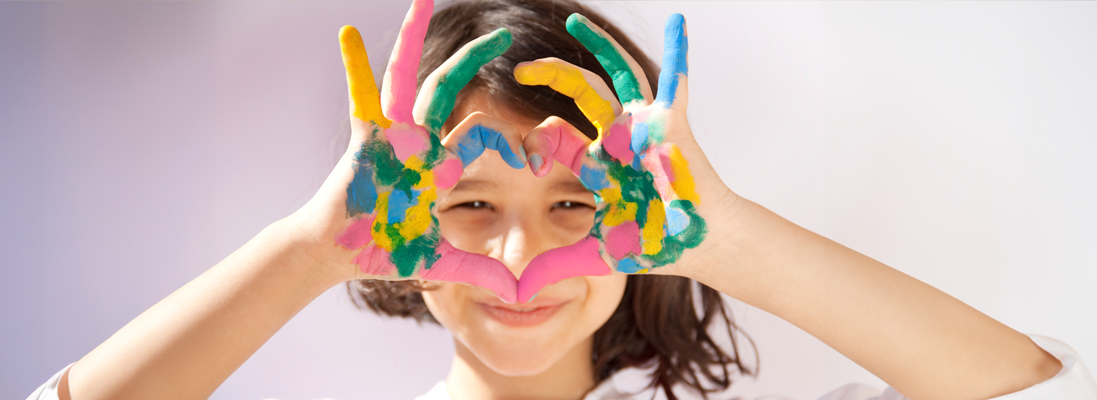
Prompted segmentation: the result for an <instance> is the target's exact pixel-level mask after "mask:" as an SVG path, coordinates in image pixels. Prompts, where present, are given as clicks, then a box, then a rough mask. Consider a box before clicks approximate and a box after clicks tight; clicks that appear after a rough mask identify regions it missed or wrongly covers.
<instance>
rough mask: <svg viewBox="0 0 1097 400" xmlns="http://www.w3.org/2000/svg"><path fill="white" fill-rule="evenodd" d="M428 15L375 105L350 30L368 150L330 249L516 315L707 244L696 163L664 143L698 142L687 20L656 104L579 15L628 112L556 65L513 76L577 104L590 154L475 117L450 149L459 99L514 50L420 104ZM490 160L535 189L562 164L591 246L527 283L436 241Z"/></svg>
mask: <svg viewBox="0 0 1097 400" xmlns="http://www.w3.org/2000/svg"><path fill="white" fill-rule="evenodd" d="M432 11H433V3H432V2H431V1H430V0H416V1H414V2H413V4H412V7H411V9H410V10H409V11H408V14H407V17H406V18H405V20H404V23H403V25H402V27H401V29H400V35H399V37H398V39H397V42H396V46H395V49H394V51H393V55H392V57H391V59H390V61H389V65H388V69H387V71H386V74H385V77H384V81H383V87H384V88H385V91H384V92H383V93H381V94H380V95H378V93H379V91H378V88H377V86H376V84H375V81H374V79H373V73H372V70H371V69H370V67H369V61H368V58H367V56H366V52H365V48H364V46H363V44H362V39H361V36H360V35H359V34H358V32H357V30H355V29H354V28H353V27H349V26H347V27H344V28H343V29H342V30H341V31H340V44H341V49H342V53H343V60H344V66H345V67H346V70H347V84H348V88H349V92H350V98H351V115H352V123H353V124H354V126H355V130H354V131H355V137H356V139H355V138H352V140H359V141H360V143H361V144H360V146H361V147H360V149H359V150H358V151H357V153H356V156H355V162H354V174H353V178H351V181H350V183H349V184H348V185H347V189H346V194H347V197H346V212H347V225H346V227H345V229H343V230H342V231H341V232H339V233H338V234H337V235H336V237H335V242H336V243H337V244H339V245H340V246H342V247H344V248H346V249H347V250H358V249H361V251H360V253H358V254H357V255H356V256H355V257H354V261H353V262H354V263H355V264H357V265H358V267H359V269H360V270H361V271H362V272H363V273H364V274H366V275H367V276H369V277H375V278H377V279H394V280H395V279H424V280H433V281H448V282H457V283H463V284H468V285H474V286H478V287H482V288H485V289H487V290H489V291H492V292H493V293H495V295H496V296H498V297H499V298H500V299H502V300H503V301H505V302H508V303H514V302H528V301H530V300H532V299H533V297H534V296H536V295H537V293H538V292H539V291H540V290H541V289H543V288H544V287H545V286H548V285H551V284H553V283H556V282H559V281H562V280H564V279H568V278H571V277H576V276H599V275H609V274H611V273H612V272H613V271H615V270H616V271H619V272H623V273H646V272H648V271H649V270H650V269H651V268H657V267H661V266H664V265H668V264H672V263H674V262H676V261H677V260H678V259H679V258H680V257H681V255H682V252H683V251H684V250H686V249H689V248H694V247H696V246H697V245H698V244H700V242H701V241H702V240H703V239H704V237H705V233H706V228H705V221H704V219H703V218H701V217H700V216H699V215H698V213H697V212H696V210H695V208H694V207H695V206H696V205H698V204H700V201H701V200H700V196H699V195H698V194H697V191H696V188H695V187H694V181H693V178H692V175H691V172H690V170H689V163H688V162H687V161H686V158H685V157H684V156H683V154H682V152H681V151H680V150H679V148H678V146H677V145H675V144H674V142H673V140H668V138H670V137H671V136H675V135H678V136H681V134H680V133H678V132H682V131H684V132H686V135H690V134H689V133H688V131H689V129H688V126H686V125H685V124H686V123H685V121H686V119H685V109H686V100H685V98H686V95H685V94H686V85H685V80H686V76H687V73H688V65H687V62H686V52H687V49H688V45H687V41H686V31H685V21H684V19H683V18H682V16H681V15H678V14H676V15H673V16H671V17H670V18H669V19H668V20H667V25H666V26H667V27H666V44H665V49H664V60H663V70H662V73H661V74H660V77H659V91H658V97H657V98H655V99H652V91H651V88H650V87H649V85H648V84H647V80H646V79H643V76H644V75H643V71H642V70H641V69H640V67H639V65H638V64H637V63H636V61H635V60H633V58H632V57H631V56H630V55H629V54H628V53H627V52H625V51H624V50H623V49H622V48H621V46H620V45H619V44H618V43H617V42H616V41H615V40H614V39H613V38H612V37H610V36H609V35H608V34H606V33H605V32H604V31H603V30H602V29H600V28H598V27H597V26H596V25H594V24H593V23H591V22H590V21H589V20H587V19H586V18H584V17H582V16H581V15H578V14H575V15H572V16H571V17H570V18H568V21H567V29H568V31H569V32H570V33H571V34H572V35H573V36H574V37H576V38H577V39H578V40H579V41H580V42H581V43H582V44H583V45H584V46H585V47H587V49H589V50H591V52H592V53H594V54H595V56H596V57H597V59H598V60H599V62H600V63H601V64H602V65H603V67H605V69H606V71H607V72H609V75H610V76H611V77H613V84H614V87H615V88H616V89H617V93H618V94H619V96H620V101H619V100H618V99H617V98H616V97H614V96H613V92H612V91H610V89H609V87H608V86H607V85H606V83H605V82H604V81H602V80H601V78H600V77H599V76H598V75H596V74H594V73H591V72H589V71H586V70H583V69H581V68H579V67H576V66H574V65H571V64H569V63H567V62H564V61H562V60H559V59H542V60H537V61H533V62H525V63H522V64H519V65H518V67H517V68H515V78H516V79H517V80H518V81H519V83H522V84H525V85H547V86H549V87H551V88H553V89H554V90H556V91H558V92H560V93H562V94H565V95H567V96H570V97H572V98H573V99H575V102H576V104H577V105H578V106H579V108H580V110H581V111H582V112H583V113H584V115H586V117H587V118H588V119H590V120H591V121H592V122H593V123H594V125H595V127H596V128H597V129H598V138H597V139H595V140H594V141H593V142H592V141H591V140H590V139H588V138H587V137H586V136H584V135H583V134H582V133H581V132H579V131H578V130H577V129H575V128H574V127H572V126H571V125H570V124H568V123H567V122H565V121H563V120H562V119H560V118H558V117H550V118H549V119H547V120H546V121H545V122H544V123H542V124H541V125H539V126H538V127H536V128H535V129H534V130H533V131H531V132H529V133H528V134H527V135H526V138H525V140H524V141H523V140H522V138H521V134H520V133H519V132H516V130H515V129H507V127H503V126H500V125H499V124H500V122H498V121H496V120H492V119H490V118H487V117H486V116H483V115H476V114H474V115H472V116H470V117H469V118H466V119H465V121H463V122H462V123H461V124H459V125H458V126H457V127H455V128H454V129H453V130H451V131H450V133H449V134H448V135H447V136H446V138H445V139H444V140H443V139H440V138H439V137H440V135H439V134H440V132H441V129H442V125H443V124H444V123H445V121H446V119H447V118H448V117H449V115H450V113H451V112H452V110H453V107H454V103H455V100H456V95H457V93H458V92H459V91H460V90H461V89H462V88H463V87H464V86H465V85H466V84H467V83H468V82H469V81H470V80H471V79H472V77H473V76H475V75H476V73H477V71H479V69H480V67H481V66H483V65H484V64H486V63H488V62H489V61H491V60H492V59H494V58H495V57H497V56H499V55H501V54H502V53H503V52H505V51H506V50H507V49H508V48H509V47H510V44H511V40H512V39H511V36H510V33H509V31H507V30H506V29H505V28H500V29H498V30H496V31H494V32H492V33H489V34H487V35H484V36H481V37H480V38H477V39H476V40H473V41H472V42H470V43H468V44H466V45H465V46H464V47H462V48H461V49H460V50H458V51H457V53H456V54H454V55H453V56H452V57H450V59H449V60H447V61H446V62H445V63H443V64H442V65H441V66H440V67H439V68H438V69H437V70H435V71H434V72H432V73H431V74H430V76H428V78H427V79H426V81H425V82H424V84H423V87H422V89H421V90H420V91H419V94H418V97H416V96H415V93H416V83H417V81H416V73H417V71H418V68H419V61H420V57H421V54H422V50H423V41H424V38H425V35H426V29H427V23H428V22H429V20H430V16H431V13H432ZM638 77H640V79H638ZM680 83H681V85H679V84H680ZM413 98H414V101H413V100H412V99H413ZM622 103H623V104H624V105H622ZM511 128H512V127H511ZM670 139H674V138H670ZM690 139H691V140H692V136H690ZM352 143H354V142H352ZM486 150H495V151H497V152H498V153H499V155H500V156H501V157H502V158H503V160H504V161H505V162H506V163H507V164H508V165H510V166H511V167H513V168H524V167H526V165H527V161H528V164H529V166H530V168H531V170H532V171H533V173H534V175H536V176H540V177H543V176H545V175H546V174H548V172H549V170H551V168H552V164H553V163H554V162H560V163H561V164H563V165H565V166H567V167H569V168H570V169H571V170H572V172H573V173H574V174H575V175H576V176H577V177H578V178H579V180H580V181H581V182H582V183H583V185H584V186H586V187H587V188H588V189H589V190H590V191H591V192H593V193H594V195H595V199H596V202H597V203H598V206H597V210H596V213H595V220H594V225H593V227H592V228H591V230H590V233H589V235H588V236H587V237H586V238H584V239H582V240H580V241H579V242H577V243H575V244H572V245H569V246H565V247H560V248H556V249H551V250H548V251H546V252H544V253H542V254H540V255H538V256H536V257H534V259H533V260H531V261H530V263H529V265H527V267H526V268H525V270H524V271H523V272H522V274H521V277H520V278H515V277H514V275H513V274H512V273H511V272H510V270H509V269H507V268H506V266H504V265H503V263H502V262H500V261H499V260H496V259H494V258H491V257H488V256H485V255H481V254H474V253H469V252H465V251H462V250H459V249H456V248H454V247H453V246H452V245H451V244H450V243H449V242H448V241H446V239H445V238H443V237H441V233H440V230H439V228H438V220H437V218H435V216H434V214H433V212H434V206H435V200H436V199H438V198H439V197H440V195H442V194H444V193H445V192H446V191H447V190H449V189H451V188H452V187H453V186H454V185H455V184H456V182H457V181H458V180H459V179H460V176H461V174H462V171H463V169H464V168H465V167H467V166H468V165H469V164H470V163H471V162H472V161H474V160H475V159H477V158H478V157H479V156H480V155H481V154H483V152H484V151H486ZM527 152H528V160H527Z"/></svg>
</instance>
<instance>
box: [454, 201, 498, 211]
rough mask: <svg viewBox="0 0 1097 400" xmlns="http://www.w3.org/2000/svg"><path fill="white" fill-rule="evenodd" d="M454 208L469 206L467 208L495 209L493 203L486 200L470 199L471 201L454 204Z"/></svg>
mask: <svg viewBox="0 0 1097 400" xmlns="http://www.w3.org/2000/svg"><path fill="white" fill-rule="evenodd" d="M453 208H467V209H472V210H491V209H493V207H492V206H491V204H490V203H488V202H486V201H470V202H466V203H461V204H458V205H456V206H453Z"/></svg>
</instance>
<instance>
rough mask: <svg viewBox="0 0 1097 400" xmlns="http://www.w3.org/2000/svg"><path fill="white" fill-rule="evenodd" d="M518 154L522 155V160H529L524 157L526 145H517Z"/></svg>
mask: <svg viewBox="0 0 1097 400" xmlns="http://www.w3.org/2000/svg"><path fill="white" fill-rule="evenodd" d="M518 156H520V157H522V162H527V161H529V158H527V157H526V146H524V145H518Z"/></svg>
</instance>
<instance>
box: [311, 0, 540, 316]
mask: <svg viewBox="0 0 1097 400" xmlns="http://www.w3.org/2000/svg"><path fill="white" fill-rule="evenodd" d="M432 9H433V4H432V2H431V1H430V0H416V1H415V2H414V3H413V4H412V7H411V10H410V11H408V14H407V17H406V19H405V20H404V24H403V26H402V27H401V30H400V36H399V37H398V39H397V42H396V47H395V49H394V51H393V55H392V57H391V59H390V61H389V65H388V70H387V71H386V74H385V78H384V82H383V85H382V89H383V92H382V94H381V95H380V96H379V95H378V89H377V86H376V84H375V83H374V82H375V81H374V79H373V72H372V71H371V69H370V67H369V60H368V58H367V56H366V51H365V47H364V46H363V44H362V38H361V36H360V35H359V34H358V31H357V30H356V29H354V28H353V27H350V26H346V27H343V29H342V30H341V31H340V33H339V41H340V45H341V48H342V53H343V63H344V65H345V67H346V71H347V85H348V87H349V91H350V100H351V121H352V138H351V148H350V149H348V152H347V154H346V155H345V156H344V160H343V161H342V162H340V164H339V165H338V166H337V167H336V170H335V171H334V172H333V173H332V176H331V177H329V178H328V181H327V182H325V184H324V188H321V193H320V194H318V195H317V198H314V199H313V200H312V201H310V205H313V203H316V204H315V205H313V206H312V207H310V206H308V205H307V206H306V207H305V209H304V210H306V213H307V214H308V218H306V219H305V220H306V221H309V222H306V223H305V225H307V226H308V228H307V230H308V231H310V232H312V234H311V236H312V237H314V238H315V239H314V240H315V242H317V243H319V244H320V246H318V247H320V248H321V249H322V250H320V252H323V253H324V254H323V256H322V257H321V258H324V259H327V260H330V262H332V263H336V264H341V265H347V264H349V265H353V266H354V268H353V269H352V270H353V271H354V272H353V273H352V274H348V275H347V276H346V277H345V279H344V280H349V279H364V278H371V279H391V280H402V279H424V280H434V281H448V282H457V283H464V284H470V285H475V286H479V287H482V288H485V289H488V290H490V291H492V292H494V293H495V295H496V296H498V297H500V298H501V299H503V300H504V301H506V302H514V301H515V299H516V296H517V293H516V291H517V280H516V279H515V278H514V275H513V274H512V273H511V272H510V271H509V270H508V269H507V268H506V267H505V266H504V265H503V264H502V263H501V262H499V261H498V260H495V259H492V258H490V257H487V256H484V255H479V254H472V253H467V252H464V251H461V250H457V249H455V248H454V247H453V246H452V245H450V244H449V243H448V242H447V241H446V240H445V239H444V238H442V237H441V233H440V230H439V228H438V219H437V218H436V217H435V200H436V199H438V198H439V197H440V196H441V195H444V192H445V191H447V190H448V189H450V188H451V187H452V186H453V185H454V184H455V183H456V182H457V180H458V179H459V178H460V177H461V173H462V170H463V168H464V167H465V166H467V165H468V164H469V163H471V162H472V161H473V160H475V159H476V158H477V157H478V156H479V155H480V154H481V153H483V151H484V150H485V149H493V150H496V151H498V152H499V153H500V155H501V156H502V158H503V160H505V161H506V162H507V163H508V164H509V165H510V166H511V167H514V168H523V167H525V152H524V150H523V149H522V147H521V144H520V143H521V134H520V133H519V132H518V130H517V129H516V128H514V127H513V126H510V125H509V124H507V123H505V122H502V121H498V120H494V119H492V118H490V117H488V116H486V115H483V114H479V113H478V114H475V115H472V116H469V117H468V118H466V120H465V121H463V122H462V123H461V124H459V125H458V126H457V127H456V128H455V129H454V130H453V131H452V132H451V133H450V134H449V136H447V137H446V141H445V143H443V141H441V140H440V139H439V133H440V131H441V129H442V125H443V123H444V122H445V121H446V119H447V118H448V117H449V115H450V112H451V111H452V110H453V106H454V101H455V98H456V95H457V93H458V92H459V91H460V90H461V88H463V87H464V86H465V85H466V84H467V83H468V82H469V80H471V79H472V77H473V76H474V75H475V74H476V72H477V71H478V70H479V69H480V67H481V66H482V65H484V64H485V63H487V62H489V61H491V60H492V59H494V58H495V57H497V56H498V55H500V54H502V53H503V52H504V51H506V50H507V49H508V48H509V47H510V44H511V36H510V32H509V31H507V30H506V29H499V30H496V31H495V32H492V33H490V34H487V35H484V36H482V37H480V38H478V39H476V40H474V41H472V42H470V43H469V44H467V45H465V46H464V47H463V48H462V49H461V50H460V51H458V52H457V53H456V54H454V55H453V56H452V57H450V59H449V60H447V61H446V62H445V63H443V64H442V66H440V67H439V68H438V69H437V70H436V71H434V72H433V73H431V75H430V76H429V77H428V78H427V80H426V82H425V83H424V85H423V88H422V90H421V91H420V93H419V96H418V98H415V101H414V105H413V101H412V99H413V98H414V96H415V87H416V74H417V72H418V69H419V60H420V57H421V54H422V50H423V39H424V37H425V35H426V29H427V23H428V21H429V20H430V16H431V13H432ZM347 181H349V183H347ZM329 187H330V189H329ZM338 187H345V191H342V190H339V189H338ZM343 194H345V197H343ZM336 245H337V246H336Z"/></svg>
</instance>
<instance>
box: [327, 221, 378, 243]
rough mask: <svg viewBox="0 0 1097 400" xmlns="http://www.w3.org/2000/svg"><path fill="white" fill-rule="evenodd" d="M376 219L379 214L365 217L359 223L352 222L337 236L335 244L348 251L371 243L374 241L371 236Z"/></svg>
mask: <svg viewBox="0 0 1097 400" xmlns="http://www.w3.org/2000/svg"><path fill="white" fill-rule="evenodd" d="M375 219H377V214H370V215H363V216H362V218H359V219H358V220H357V221H354V222H351V223H350V225H349V226H347V228H346V229H343V231H342V232H339V233H338V234H336V235H335V243H337V244H339V245H341V246H343V247H346V248H347V249H348V250H354V249H357V248H359V247H362V245H364V244H366V243H369V241H370V240H372V239H373V235H371V234H370V227H372V226H373V220H375Z"/></svg>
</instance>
